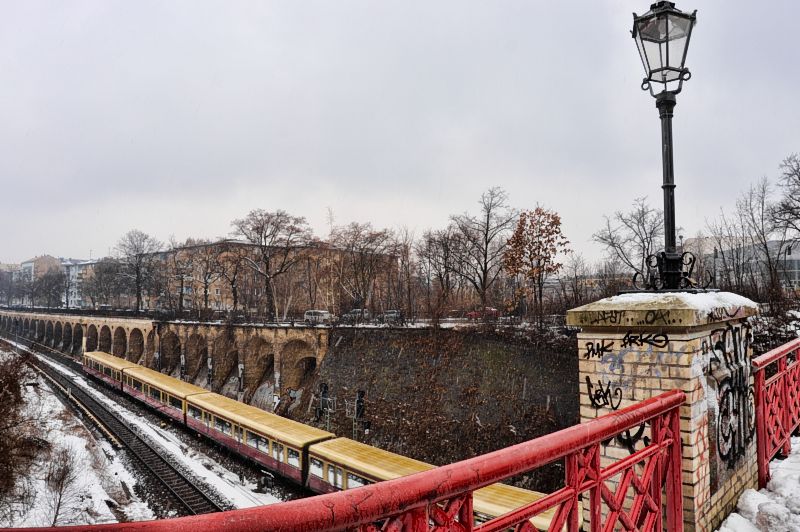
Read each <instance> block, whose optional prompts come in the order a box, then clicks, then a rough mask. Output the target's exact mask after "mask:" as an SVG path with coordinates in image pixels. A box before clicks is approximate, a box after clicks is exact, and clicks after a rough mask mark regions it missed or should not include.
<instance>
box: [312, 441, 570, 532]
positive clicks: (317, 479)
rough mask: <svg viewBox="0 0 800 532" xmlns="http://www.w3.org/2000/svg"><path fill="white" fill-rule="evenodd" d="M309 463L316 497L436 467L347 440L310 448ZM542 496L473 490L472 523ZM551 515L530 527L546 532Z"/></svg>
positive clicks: (497, 487) (502, 488)
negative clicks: (317, 494)
mask: <svg viewBox="0 0 800 532" xmlns="http://www.w3.org/2000/svg"><path fill="white" fill-rule="evenodd" d="M308 463H309V469H308V479H307V483H306V486H307V487H308V488H309V489H311V490H312V491H316V492H317V493H330V492H332V491H339V490H346V489H353V488H358V487H361V486H365V485H367V484H372V483H375V482H381V481H384V480H392V479H395V478H399V477H404V476H407V475H412V474H414V473H419V472H421V471H428V470H430V469H434V468H435V467H436V466H433V465H431V464H428V463H425V462H421V461H419V460H414V459H413V458H408V457H406V456H402V455H399V454H395V453H391V452H389V451H384V450H383V449H378V448H377V447H372V446H371V445H367V444H365V443H360V442H357V441H354V440H351V439H349V438H336V439H333V440H327V441H324V442H322V443H316V444H314V445H312V446H311V447H310V448H309V452H308ZM544 496H545V494H544V493H539V492H536V491H529V490H526V489H522V488H517V487H515V486H509V485H506V484H499V483H498V484H492V485H490V486H486V487H484V488H481V489H479V490H476V491H475V493H474V494H473V496H472V508H473V511H474V514H475V521H476V523H482V522H485V521H488V520H489V519H491V518H493V517H498V516H501V515H503V514H506V513H508V512H510V511H511V510H514V509H516V508H519V507H520V506H523V505H526V504H530V503H532V502H534V501H537V500H539V499H541V498H542V497H544ZM554 515H555V510H553V509H551V510H548V511H547V512H544V513H542V514H540V515H537V516H536V517H534V518H533V519H531V523H532V524H533V526H534V528H536V529H537V530H548V528H549V527H550V521H551V520H552V518H553V516H554Z"/></svg>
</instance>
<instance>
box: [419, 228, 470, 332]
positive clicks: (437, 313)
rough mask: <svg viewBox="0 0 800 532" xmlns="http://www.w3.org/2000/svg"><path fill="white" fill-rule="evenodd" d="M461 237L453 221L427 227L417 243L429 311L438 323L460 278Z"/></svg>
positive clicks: (435, 324) (436, 323) (435, 323)
mask: <svg viewBox="0 0 800 532" xmlns="http://www.w3.org/2000/svg"><path fill="white" fill-rule="evenodd" d="M460 246H461V240H460V239H459V236H458V232H457V231H456V230H455V227H454V226H453V225H451V226H449V227H448V228H446V229H442V230H439V231H426V232H425V233H424V234H423V235H422V240H421V241H420V242H418V243H417V247H416V252H417V256H418V257H419V260H418V267H419V269H420V272H421V275H422V277H423V279H424V287H425V292H426V296H427V297H426V306H427V310H428V315H429V316H430V317H431V319H432V320H433V324H434V326H437V325H438V323H439V320H440V319H441V317H442V315H443V313H444V311H445V310H446V308H447V305H448V304H449V301H450V294H451V292H452V291H453V290H454V288H455V287H456V285H457V283H458V282H459V276H458V262H457V260H456V257H457V256H459V255H460V253H461V250H460Z"/></svg>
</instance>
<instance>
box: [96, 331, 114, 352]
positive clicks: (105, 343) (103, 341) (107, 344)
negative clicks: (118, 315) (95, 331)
mask: <svg viewBox="0 0 800 532" xmlns="http://www.w3.org/2000/svg"><path fill="white" fill-rule="evenodd" d="M97 350H98V351H102V352H104V353H111V327H109V326H108V325H103V326H102V327H100V334H99V336H98V339H97Z"/></svg>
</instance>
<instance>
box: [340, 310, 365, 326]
mask: <svg viewBox="0 0 800 532" xmlns="http://www.w3.org/2000/svg"><path fill="white" fill-rule="evenodd" d="M371 318H372V316H371V315H370V313H369V310H367V309H365V308H354V309H353V310H351V311H350V312H346V313H344V314H343V315H342V320H343V321H344V322H345V323H361V322H365V321H369V320H370V319H371Z"/></svg>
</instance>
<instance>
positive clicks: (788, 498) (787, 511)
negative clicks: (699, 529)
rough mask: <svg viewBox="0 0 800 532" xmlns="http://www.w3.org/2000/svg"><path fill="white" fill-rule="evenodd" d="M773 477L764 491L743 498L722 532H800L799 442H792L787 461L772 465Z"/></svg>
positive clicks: (723, 526)
mask: <svg viewBox="0 0 800 532" xmlns="http://www.w3.org/2000/svg"><path fill="white" fill-rule="evenodd" d="M770 473H771V479H770V481H769V483H768V484H767V487H766V488H765V489H763V490H760V491H755V490H752V489H748V490H746V491H745V492H744V493H743V494H742V496H741V497H740V498H739V504H738V505H737V510H738V511H737V512H736V513H733V514H731V515H730V516H728V518H727V519H726V520H725V522H724V523H722V526H721V527H720V529H719V532H766V531H769V532H800V438H792V453H791V454H790V455H789V457H788V458H787V459H786V460H773V461H772V462H771V463H770Z"/></svg>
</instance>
